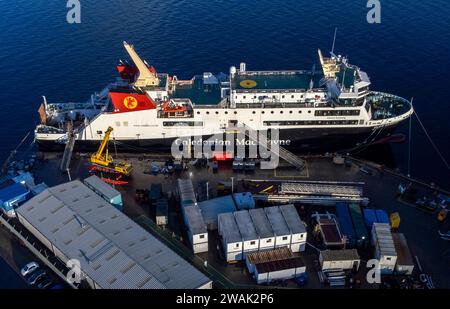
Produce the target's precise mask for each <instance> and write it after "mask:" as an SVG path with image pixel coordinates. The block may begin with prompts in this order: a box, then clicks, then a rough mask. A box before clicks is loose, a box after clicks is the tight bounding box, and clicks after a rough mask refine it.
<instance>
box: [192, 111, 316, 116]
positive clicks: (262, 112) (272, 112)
mask: <svg viewBox="0 0 450 309" xmlns="http://www.w3.org/2000/svg"><path fill="white" fill-rule="evenodd" d="M233 113H234V114H235V115H236V114H237V111H234V112H233ZM264 113H265V111H261V114H264ZM270 113H271V114H274V113H275V112H274V111H270ZM292 113H293V111H289V114H292ZM298 113H299V114H301V113H302V111H301V110H299V111H298ZM252 114H256V112H255V111H253V112H252ZM280 114H283V111H280ZM308 114H311V111H310V110H309V111H308ZM197 115H200V112H199V111H197ZM206 115H209V112H206ZM216 115H219V112H218V111H216ZM225 115H228V111H225Z"/></svg>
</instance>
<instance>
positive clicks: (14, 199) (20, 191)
mask: <svg viewBox="0 0 450 309" xmlns="http://www.w3.org/2000/svg"><path fill="white" fill-rule="evenodd" d="M28 193H29V191H28V190H27V189H26V188H25V187H24V186H22V185H21V184H19V183H14V184H12V185H10V186H8V187H6V188H3V189H1V190H0V206H1V207H2V208H3V209H4V210H5V211H10V210H12V209H13V208H14V206H15V205H18V204H19V203H21V202H23V201H25V200H26V199H27V197H28Z"/></svg>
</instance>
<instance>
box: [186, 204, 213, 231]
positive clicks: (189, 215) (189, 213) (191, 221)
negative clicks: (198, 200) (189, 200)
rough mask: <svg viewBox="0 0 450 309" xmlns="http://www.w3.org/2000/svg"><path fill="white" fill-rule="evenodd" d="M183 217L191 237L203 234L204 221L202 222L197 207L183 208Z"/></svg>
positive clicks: (204, 228) (204, 229)
mask: <svg viewBox="0 0 450 309" xmlns="http://www.w3.org/2000/svg"><path fill="white" fill-rule="evenodd" d="M184 216H185V219H186V224H187V225H188V229H189V230H190V231H191V233H192V234H193V235H197V234H204V233H207V232H208V231H207V230H206V225H205V221H203V217H202V213H201V211H200V208H199V207H198V206H188V207H185V208H184Z"/></svg>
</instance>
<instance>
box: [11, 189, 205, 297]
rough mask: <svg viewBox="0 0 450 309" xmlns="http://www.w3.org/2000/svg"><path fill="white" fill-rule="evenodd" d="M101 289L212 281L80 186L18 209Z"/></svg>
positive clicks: (47, 194) (48, 194)
mask: <svg viewBox="0 0 450 309" xmlns="http://www.w3.org/2000/svg"><path fill="white" fill-rule="evenodd" d="M17 212H18V214H19V215H20V216H22V217H24V218H25V219H26V220H27V221H28V222H30V223H31V224H32V225H33V226H34V227H35V228H36V229H37V230H39V232H40V233H42V234H43V235H44V237H46V238H47V240H48V241H50V242H51V243H52V244H53V245H54V246H55V247H57V248H58V249H59V250H60V251H61V252H62V253H63V254H64V255H65V256H66V257H68V258H76V259H78V260H79V261H80V263H81V268H82V269H83V271H84V272H85V273H86V274H87V275H88V276H89V277H91V278H92V279H93V280H94V281H96V283H97V284H98V285H99V286H101V287H103V288H113V289H114V288H171V289H189V288H197V287H200V286H203V285H205V284H207V283H208V282H210V280H209V279H208V278H207V277H206V276H205V275H203V274H202V273H201V272H200V271H199V270H197V269H196V268H194V267H193V266H192V265H190V264H189V263H188V262H187V261H185V260H184V259H182V258H181V257H180V256H178V255H177V254H176V253H175V252H173V251H172V250H170V249H169V248H168V247H166V246H165V245H164V244H163V243H161V242H160V241H159V240H158V239H156V238H155V237H154V236H153V235H151V234H150V233H148V232H147V231H145V230H144V229H143V228H142V227H140V226H139V225H137V224H136V223H135V222H134V221H132V220H131V219H130V218H128V217H127V216H126V215H124V214H123V213H121V212H120V211H119V210H117V209H116V208H114V207H113V206H112V205H110V204H109V203H107V202H106V201H104V200H103V199H102V198H101V197H99V196H98V195H97V194H95V193H94V192H93V191H92V190H90V189H89V188H88V187H87V186H86V185H84V184H83V183H81V182H80V181H78V180H75V181H72V182H69V183H65V184H62V185H58V186H56V187H52V188H49V189H47V190H45V191H44V192H43V193H41V194H39V195H37V196H36V197H34V198H33V199H31V200H30V201H28V202H27V203H25V204H24V205H22V206H21V207H19V208H18V209H17Z"/></svg>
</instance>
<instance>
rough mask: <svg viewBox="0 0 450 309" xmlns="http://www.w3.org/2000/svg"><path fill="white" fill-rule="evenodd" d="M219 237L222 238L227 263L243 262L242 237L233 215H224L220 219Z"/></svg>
mask: <svg viewBox="0 0 450 309" xmlns="http://www.w3.org/2000/svg"><path fill="white" fill-rule="evenodd" d="M218 228H219V235H220V236H221V237H222V246H223V249H224V252H225V259H226V261H227V262H233V261H239V260H242V258H243V256H242V248H243V244H242V237H241V234H240V233H239V229H238V226H237V223H236V219H235V217H234V215H233V214H232V213H223V214H220V215H219V219H218Z"/></svg>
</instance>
